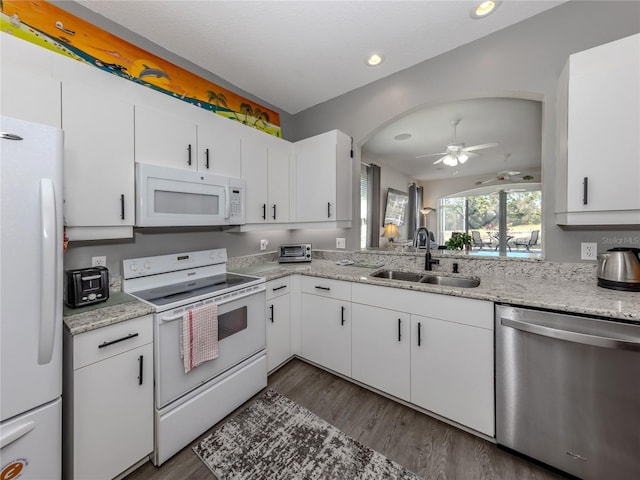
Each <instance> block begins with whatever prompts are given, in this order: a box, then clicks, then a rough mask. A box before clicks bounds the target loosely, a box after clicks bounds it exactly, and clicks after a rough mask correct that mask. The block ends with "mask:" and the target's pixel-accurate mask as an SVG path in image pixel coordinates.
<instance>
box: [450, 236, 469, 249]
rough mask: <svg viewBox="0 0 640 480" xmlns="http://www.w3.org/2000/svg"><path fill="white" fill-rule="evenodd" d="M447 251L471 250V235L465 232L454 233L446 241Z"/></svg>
mask: <svg viewBox="0 0 640 480" xmlns="http://www.w3.org/2000/svg"><path fill="white" fill-rule="evenodd" d="M447 249H448V250H471V235H469V234H468V233H466V232H454V233H453V234H452V235H451V238H450V239H449V240H448V241H447Z"/></svg>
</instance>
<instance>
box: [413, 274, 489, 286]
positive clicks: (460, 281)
mask: <svg viewBox="0 0 640 480" xmlns="http://www.w3.org/2000/svg"><path fill="white" fill-rule="evenodd" d="M418 281H419V282H420V283H431V284H434V285H444V286H445V287H461V288H474V287H477V286H478V285H480V279H478V278H463V277H443V276H441V275H425V276H424V277H422V278H421V279H420V280H418Z"/></svg>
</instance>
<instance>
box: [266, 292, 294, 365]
mask: <svg viewBox="0 0 640 480" xmlns="http://www.w3.org/2000/svg"><path fill="white" fill-rule="evenodd" d="M267 288H269V287H267ZM289 298H290V295H289V294H286V295H280V296H279V297H275V298H272V299H269V300H267V372H271V371H272V370H273V369H274V368H276V367H278V366H280V365H281V364H282V363H283V362H284V361H285V360H287V359H288V358H289V357H290V356H291V347H290V343H289V341H290V337H291V334H290V327H291V308H290V306H289Z"/></svg>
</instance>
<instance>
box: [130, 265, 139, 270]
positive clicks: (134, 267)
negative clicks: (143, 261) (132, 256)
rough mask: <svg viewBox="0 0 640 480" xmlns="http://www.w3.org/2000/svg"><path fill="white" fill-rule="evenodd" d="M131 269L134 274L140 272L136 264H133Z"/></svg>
mask: <svg viewBox="0 0 640 480" xmlns="http://www.w3.org/2000/svg"><path fill="white" fill-rule="evenodd" d="M130 268H131V270H133V271H134V272H136V271H137V270H138V266H137V265H136V264H135V263H133V264H132V265H131V267H130Z"/></svg>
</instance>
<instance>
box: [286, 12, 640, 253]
mask: <svg viewBox="0 0 640 480" xmlns="http://www.w3.org/2000/svg"><path fill="white" fill-rule="evenodd" d="M638 32H640V2H637V1H622V2H615V1H571V2H567V3H565V4H562V5H560V6H558V7H556V8H553V9H551V10H548V11H546V12H544V13H542V14H540V15H537V16H536V17H533V18H531V19H529V20H526V21H523V22H521V23H519V24H516V25H514V26H512V27H509V28H506V29H504V30H502V31H499V32H497V33H495V34H493V35H490V36H488V37H485V38H483V39H480V40H478V41H475V42H473V43H470V44H467V45H464V46H462V47H459V48H457V49H455V50H453V51H451V52H449V53H446V54H443V55H440V56H439V57H436V58H434V59H431V60H428V61H426V62H423V63H421V64H419V65H417V66H414V67H412V68H409V69H406V70H404V71H402V72H399V73H397V74H394V75H392V76H390V77H387V78H384V79H381V80H378V81H376V82H374V83H371V84H369V85H367V86H365V87H362V88H359V89H357V90H354V91H352V92H349V93H347V94H345V95H342V96H340V97H338V98H335V99H332V100H329V101H327V102H325V103H322V104H320V105H317V106H315V107H312V108H310V109H308V110H305V111H303V112H300V113H298V114H296V115H295V116H294V125H295V131H294V139H296V140H297V139H301V138H305V137H308V136H311V135H314V134H317V133H320V132H324V131H326V130H330V129H334V128H337V129H339V130H342V131H344V132H345V133H347V134H349V135H351V136H352V137H353V138H354V144H355V145H357V147H358V148H356V149H355V150H356V161H358V162H359V160H360V148H359V147H360V146H361V145H362V144H363V143H364V142H365V141H366V140H367V139H368V138H369V137H370V136H371V135H372V134H373V133H374V132H375V131H376V130H377V129H379V128H381V127H382V126H384V125H385V124H387V123H389V122H390V121H392V120H394V119H396V118H397V117H399V116H403V115H404V114H406V113H408V112H410V111H413V110H415V109H417V108H424V107H425V106H429V105H436V104H439V103H444V102H450V101H454V100H461V99H466V98H474V97H487V96H510V97H518V98H529V99H534V100H541V101H542V102H543V130H542V137H543V145H542V172H543V219H544V220H543V221H544V231H545V239H544V244H545V246H546V247H545V251H544V256H545V258H546V259H548V260H556V261H571V262H573V261H579V259H580V242H582V241H589V242H597V243H598V250H599V251H603V250H606V249H607V248H610V247H611V246H612V245H613V246H615V245H629V244H633V243H636V242H638V243H640V230H638V227H637V226H636V227H634V228H630V229H626V230H625V229H622V230H596V229H566V228H565V229H562V228H560V227H558V226H557V225H556V224H555V218H554V212H555V148H556V145H555V144H556V142H555V128H556V116H555V100H556V86H557V79H558V77H559V74H560V71H561V70H562V67H563V65H564V63H565V62H566V60H567V58H568V56H569V55H570V54H572V53H575V52H579V51H582V50H586V49H588V48H591V47H594V46H597V45H601V44H603V43H607V42H610V41H613V40H616V39H619V38H623V37H626V36H628V35H632V34H634V33H638ZM355 191H357V189H356V190H354V192H355ZM358 202H359V200H357V199H356V198H355V195H354V208H355V206H356V205H357V204H358ZM354 211H359V208H357V209H356V210H354ZM357 230H358V228H357V227H356V228H353V229H351V232H349V233H350V235H351V236H352V240H351V244H356V243H355V242H356V241H357V238H358V232H357ZM347 242H348V243H349V241H347ZM636 246H637V245H636Z"/></svg>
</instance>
